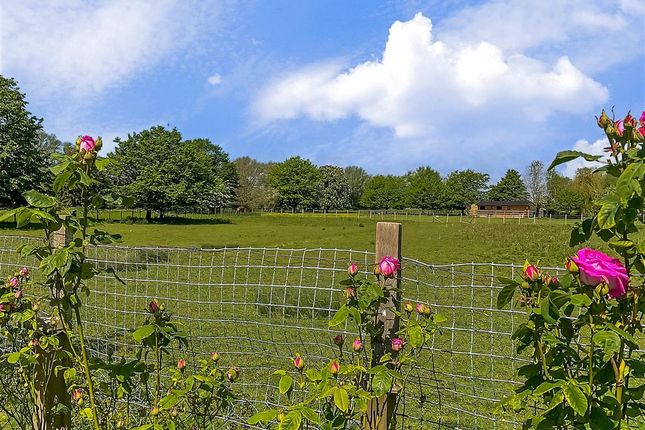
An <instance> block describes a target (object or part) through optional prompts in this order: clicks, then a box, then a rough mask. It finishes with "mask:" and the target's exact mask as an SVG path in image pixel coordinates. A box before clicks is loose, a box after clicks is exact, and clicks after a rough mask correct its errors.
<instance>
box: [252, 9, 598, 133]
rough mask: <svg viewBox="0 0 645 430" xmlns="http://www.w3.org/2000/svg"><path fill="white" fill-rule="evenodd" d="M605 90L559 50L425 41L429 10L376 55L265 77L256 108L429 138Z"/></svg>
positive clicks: (394, 32) (278, 115)
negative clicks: (344, 65)
mask: <svg viewBox="0 0 645 430" xmlns="http://www.w3.org/2000/svg"><path fill="white" fill-rule="evenodd" d="M607 98H608V90H607V89H606V88H605V87H604V86H602V85H601V84H599V83H598V82H596V81H594V80H593V79H591V78H590V77H588V76H586V75H585V74H583V73H582V72H581V71H580V70H579V69H577V68H576V67H575V66H574V65H573V64H572V63H571V62H570V61H569V59H568V58H567V57H566V56H562V57H560V58H558V59H557V60H556V61H555V62H554V64H553V65H547V64H545V63H544V62H542V61H539V60H536V59H535V58H531V57H529V56H526V55H523V54H521V53H507V52H505V50H503V49H501V48H499V47H498V46H496V45H494V44H492V43H489V42H478V43H454V44H451V43H446V42H443V41H441V40H433V34H432V23H431V21H430V19H428V18H426V17H425V16H423V15H421V14H417V15H416V16H415V17H414V18H413V19H412V20H410V21H407V22H399V21H396V22H395V23H394V24H393V25H392V26H391V28H390V32H389V37H388V40H387V43H386V46H385V50H384V52H383V55H382V58H381V59H380V60H376V61H368V62H364V63H361V64H358V65H356V66H355V67H352V68H351V69H349V70H344V71H343V70H342V69H341V68H340V67H339V66H338V65H336V64H323V65H314V66H310V67H307V68H303V69H301V70H297V71H295V72H292V73H290V74H287V75H286V76H283V77H281V78H279V79H278V80H276V81H274V82H272V83H270V84H269V85H268V86H267V87H266V88H265V89H264V90H263V91H262V92H261V93H260V95H259V96H258V98H257V100H256V103H255V106H254V108H255V112H256V114H257V115H258V116H259V118H260V119H261V120H262V121H264V122H271V121H275V120H280V119H292V118H297V117H308V118H311V119H314V120H337V119H342V118H348V117H353V116H355V117H358V118H360V119H361V120H363V121H365V122H366V123H368V124H370V125H372V126H374V127H386V128H390V129H392V130H394V132H395V135H396V136H397V137H398V138H403V139H427V141H428V142H431V141H433V140H435V141H436V140H437V139H438V138H439V136H440V133H439V131H440V130H443V129H446V128H448V127H452V126H455V125H456V126H458V127H460V129H462V130H463V131H464V133H465V134H468V132H469V129H470V128H471V126H475V124H481V123H485V122H486V121H500V120H499V118H504V123H505V124H512V121H515V120H517V121H520V120H521V121H528V122H534V123H535V122H541V121H544V120H546V119H547V118H549V117H550V116H552V115H553V114H556V113H561V112H565V113H586V112H589V111H590V110H593V109H594V108H596V107H597V106H598V105H600V104H602V103H603V102H604V101H606V100H607ZM511 127H512V128H516V129H519V128H520V127H513V126H512V125H511ZM426 144H427V143H426Z"/></svg>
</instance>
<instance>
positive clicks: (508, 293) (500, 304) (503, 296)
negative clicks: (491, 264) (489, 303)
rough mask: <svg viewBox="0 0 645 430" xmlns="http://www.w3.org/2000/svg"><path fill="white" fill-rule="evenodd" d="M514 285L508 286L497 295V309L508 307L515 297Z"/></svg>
mask: <svg viewBox="0 0 645 430" xmlns="http://www.w3.org/2000/svg"><path fill="white" fill-rule="evenodd" d="M516 288H517V286H516V284H515V283H513V284H508V285H506V286H505V287H504V288H502V291H500V292H499V294H498V295H497V309H503V308H504V307H506V305H508V304H509V303H510V302H511V300H513V296H514V295H515V289H516Z"/></svg>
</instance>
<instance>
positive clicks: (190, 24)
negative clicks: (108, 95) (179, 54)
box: [0, 0, 203, 98]
mask: <svg viewBox="0 0 645 430" xmlns="http://www.w3.org/2000/svg"><path fill="white" fill-rule="evenodd" d="M3 5H4V6H3V14H2V15H3V16H2V32H1V36H0V37H1V40H0V43H1V44H2V46H3V48H4V49H3V56H2V59H1V63H0V72H1V73H3V74H7V75H11V76H15V77H18V78H19V80H20V82H21V85H23V86H25V87H26V88H28V89H29V90H30V94H33V95H34V97H36V98H42V97H45V96H52V95H53V96H57V95H61V94H63V95H65V96H69V95H71V96H73V97H75V98H82V97H90V96H96V95H99V94H101V93H103V92H104V91H105V90H107V89H109V88H112V87H115V86H118V85H121V84H124V83H126V82H128V81H129V80H131V79H133V78H134V77H136V76H138V75H140V73H141V72H143V71H147V70H149V69H151V68H152V67H153V66H154V65H156V64H158V63H159V62H160V61H162V60H164V59H166V58H167V57H168V54H170V53H172V52H173V51H174V50H176V49H177V48H179V47H181V46H182V45H183V44H185V43H186V42H187V41H188V40H190V39H191V38H192V37H193V36H194V35H195V31H196V30H195V28H196V26H195V25H194V22H195V20H196V19H197V18H195V16H193V14H199V13H201V12H203V10H202V8H201V7H199V8H194V7H193V6H194V5H192V4H187V3H185V2H181V1H178V0H159V1H130V0H114V1H98V2H85V1H75V0H67V1H56V2H42V1H37V0H14V1H11V0H9V1H8V2H4V3H3ZM198 11H199V12H198Z"/></svg>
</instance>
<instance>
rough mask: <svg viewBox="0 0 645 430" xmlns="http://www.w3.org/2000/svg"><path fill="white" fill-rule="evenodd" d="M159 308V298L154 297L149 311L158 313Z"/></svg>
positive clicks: (149, 304)
mask: <svg viewBox="0 0 645 430" xmlns="http://www.w3.org/2000/svg"><path fill="white" fill-rule="evenodd" d="M159 309H161V308H160V307H159V302H158V301H157V299H152V301H151V302H150V303H148V312H150V313H151V314H154V313H157V312H158V311H159Z"/></svg>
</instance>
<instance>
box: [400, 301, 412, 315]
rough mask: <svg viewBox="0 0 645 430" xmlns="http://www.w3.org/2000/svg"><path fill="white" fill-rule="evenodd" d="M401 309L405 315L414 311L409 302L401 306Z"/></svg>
mask: <svg viewBox="0 0 645 430" xmlns="http://www.w3.org/2000/svg"><path fill="white" fill-rule="evenodd" d="M403 309H404V310H405V311H406V312H407V313H409V314H411V313H412V311H413V310H414V305H413V304H412V303H410V302H407V303H406V304H405V305H403Z"/></svg>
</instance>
